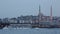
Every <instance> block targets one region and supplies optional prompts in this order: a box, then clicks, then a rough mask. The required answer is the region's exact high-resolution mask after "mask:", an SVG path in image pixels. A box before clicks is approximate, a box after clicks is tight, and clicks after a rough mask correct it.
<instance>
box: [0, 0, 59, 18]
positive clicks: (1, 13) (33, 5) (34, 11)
mask: <svg viewBox="0 0 60 34" xmlns="http://www.w3.org/2000/svg"><path fill="white" fill-rule="evenodd" d="M59 1H60V0H55V1H54V0H45V1H44V0H33V1H32V0H29V1H28V0H26V1H25V0H18V1H16V0H8V1H7V0H4V1H3V0H0V18H5V17H8V18H10V17H18V16H21V15H23V16H24V15H38V12H39V5H40V6H41V12H42V13H43V14H44V15H48V16H50V6H51V5H52V8H53V9H52V11H53V16H59V11H60V10H59V8H60V7H59V6H60V5H59ZM3 2H4V3H3Z"/></svg>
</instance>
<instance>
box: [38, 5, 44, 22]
mask: <svg viewBox="0 0 60 34" xmlns="http://www.w3.org/2000/svg"><path fill="white" fill-rule="evenodd" d="M42 16H43V14H42V13H41V7H40V5H39V14H38V21H39V22H41V19H42Z"/></svg>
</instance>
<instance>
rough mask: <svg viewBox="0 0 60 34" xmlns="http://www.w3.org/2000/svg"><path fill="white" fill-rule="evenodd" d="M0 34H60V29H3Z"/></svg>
mask: <svg viewBox="0 0 60 34" xmlns="http://www.w3.org/2000/svg"><path fill="white" fill-rule="evenodd" d="M0 34H60V28H38V29H36V28H32V29H29V28H28V29H2V30H0Z"/></svg>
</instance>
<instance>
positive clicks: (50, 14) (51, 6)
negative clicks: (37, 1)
mask: <svg viewBox="0 0 60 34" xmlns="http://www.w3.org/2000/svg"><path fill="white" fill-rule="evenodd" d="M50 10H51V12H50V22H51V24H52V18H53V17H52V5H51V8H50Z"/></svg>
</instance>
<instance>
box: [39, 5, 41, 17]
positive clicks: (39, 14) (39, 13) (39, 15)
mask: <svg viewBox="0 0 60 34" xmlns="http://www.w3.org/2000/svg"><path fill="white" fill-rule="evenodd" d="M40 8H41V7H40V5H39V16H40V15H41V9H40Z"/></svg>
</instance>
